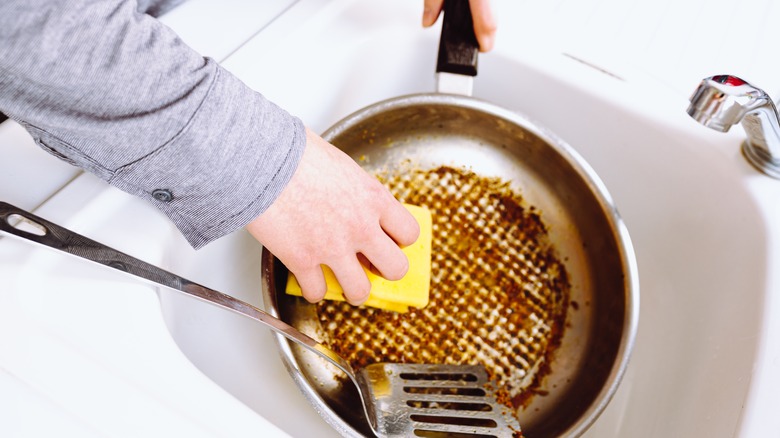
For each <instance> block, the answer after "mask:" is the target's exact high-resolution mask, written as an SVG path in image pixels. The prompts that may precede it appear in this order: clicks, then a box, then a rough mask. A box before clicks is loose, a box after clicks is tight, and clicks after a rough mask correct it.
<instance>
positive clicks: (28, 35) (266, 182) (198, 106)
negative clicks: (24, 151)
mask: <svg viewBox="0 0 780 438" xmlns="http://www.w3.org/2000/svg"><path fill="white" fill-rule="evenodd" d="M132 7H133V3H132V2H121V3H119V2H112V1H93V2H87V1H24V2H21V1H20V2H16V1H10V2H8V1H7V2H3V4H2V5H0V111H2V112H4V113H6V114H8V115H9V116H10V117H12V118H14V119H16V120H17V121H19V122H21V123H22V124H23V125H25V126H26V127H27V128H28V130H30V132H31V133H32V134H33V136H34V137H35V139H36V141H37V142H38V143H39V144H40V145H41V146H42V147H44V148H46V149H48V150H50V151H52V152H53V153H55V154H57V155H61V156H64V157H65V158H66V159H68V160H69V161H71V162H73V163H74V164H77V165H79V166H81V167H83V168H85V169H87V170H88V171H90V172H93V173H95V174H97V175H98V176H100V177H101V178H103V179H105V180H106V181H108V182H110V183H111V184H113V185H115V186H117V187H118V188H120V189H122V190H125V191H128V192H130V193H132V194H134V195H137V196H140V197H142V198H145V199H147V200H149V201H150V202H152V203H154V204H155V205H157V206H158V207H159V208H160V210H162V211H163V212H165V214H167V215H168V216H169V217H170V218H171V220H172V221H173V222H174V223H175V224H176V225H177V226H178V227H179V228H180V229H181V231H182V232H183V233H184V234H185V236H186V237H187V238H188V240H189V241H190V242H191V243H192V244H193V245H194V246H196V247H199V246H202V245H204V244H206V243H208V242H209V241H211V240H213V239H215V238H217V237H220V236H222V235H224V234H227V233H229V232H231V231H233V230H234V229H237V228H239V227H241V226H243V225H245V224H246V223H248V222H249V221H250V220H252V219H254V218H255V217H257V216H258V215H260V214H261V213H262V212H263V211H265V209H266V208H267V207H268V206H269V205H270V204H271V203H272V202H273V201H274V200H275V199H276V197H277V196H278V194H279V193H280V191H281V189H282V188H283V187H284V186H285V184H286V183H287V181H288V180H289V179H290V177H291V176H292V173H293V172H294V170H295V168H296V165H297V162H298V160H299V159H300V156H301V153H302V150H303V146H304V144H305V134H304V129H303V126H302V124H301V122H300V121H299V120H297V119H295V118H293V117H291V116H290V115H288V114H287V113H285V112H284V111H282V110H281V109H279V108H278V107H276V106H275V105H273V104H272V103H270V102H268V101H267V100H266V99H264V98H263V97H262V96H261V95H260V94H258V93H256V92H254V91H252V90H250V89H248V88H247V87H246V86H245V85H244V84H243V83H241V82H240V81H239V80H237V79H236V78H235V77H234V76H232V75H231V74H230V73H228V72H226V71H225V70H223V69H221V68H220V67H219V66H218V65H217V64H216V63H215V62H214V61H213V60H209V59H204V58H203V57H201V56H199V55H198V54H197V53H195V52H194V51H192V50H191V49H190V48H188V47H187V46H186V45H184V44H183V43H182V42H181V41H180V40H179V39H178V38H177V37H176V35H175V34H174V33H173V32H172V31H170V30H169V29H168V28H166V27H165V26H163V25H162V24H160V23H159V22H157V21H156V20H154V19H152V18H150V17H148V16H146V15H143V14H138V13H136V12H135V11H134V10H132ZM158 190H166V191H167V192H168V193H170V194H171V195H172V199H170V200H165V199H163V200H160V199H156V198H155V197H154V196H153V195H152V194H153V193H158V194H159V193H161V192H159V191H158ZM156 191H158V192H156ZM158 198H164V196H158Z"/></svg>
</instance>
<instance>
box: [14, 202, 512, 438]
mask: <svg viewBox="0 0 780 438" xmlns="http://www.w3.org/2000/svg"><path fill="white" fill-rule="evenodd" d="M0 233H3V234H6V235H9V236H12V237H15V238H19V239H22V240H25V241H28V242H31V243H36V244H39V245H42V246H45V247H48V248H50V249H54V250H56V251H60V252H62V253H64V254H67V255H71V256H75V257H78V258H81V259H83V260H87V261H90V262H93V263H97V264H99V265H102V266H105V267H107V268H113V269H116V270H118V271H120V272H122V273H125V274H128V275H130V276H132V277H134V278H137V279H141V280H144V281H147V282H149V283H152V284H154V285H159V286H164V287H166V288H169V289H173V290H175V291H177V292H180V293H183V294H185V295H188V296H191V297H194V298H197V299H199V300H202V301H205V302H207V303H209V304H213V305H215V306H217V307H220V308H223V309H226V310H229V311H232V312H235V313H238V314H240V315H243V316H246V317H248V318H250V319H252V320H254V321H257V322H259V323H261V324H263V325H264V326H266V327H268V328H270V329H272V330H273V331H275V332H276V333H278V334H280V335H283V336H284V337H285V338H287V339H289V340H291V341H293V342H295V343H296V345H299V346H301V347H303V348H305V349H306V350H307V351H310V352H313V353H315V354H317V355H318V356H319V357H321V358H323V359H325V360H327V361H328V362H329V363H331V364H333V365H335V366H336V367H337V368H339V369H340V370H341V371H342V372H343V373H345V374H346V375H347V376H348V377H349V379H350V380H351V381H352V382H353V383H354V385H355V388H357V390H358V392H359V394H360V396H359V398H360V401H361V402H362V406H363V409H364V410H365V413H366V416H365V418H366V419H367V420H368V424H369V425H370V427H371V429H372V430H373V432H374V433H375V434H376V435H377V436H380V437H405V436H410V435H412V434H413V433H414V431H415V430H435V431H440V432H454V433H465V432H469V433H483V434H493V435H496V434H497V435H498V436H512V434H513V433H514V432H515V431H519V430H520V428H519V426H518V425H517V422H516V421H515V420H514V418H504V416H503V415H502V412H501V410H500V409H498V408H497V403H496V399H495V396H494V395H493V392H492V391H491V390H490V389H489V388H484V385H485V382H486V376H485V371H484V368H482V367H475V366H464V365H414V364H375V365H372V366H369V367H366V368H364V369H362V370H360V372H359V373H357V374H356V373H355V371H354V370H353V369H352V366H351V365H350V364H349V363H348V362H347V361H345V360H344V359H342V358H341V357H339V355H338V354H336V353H334V352H333V351H332V350H330V349H329V348H328V347H326V346H324V345H322V344H321V343H319V342H317V341H316V340H314V339H312V338H311V337H309V336H307V335H305V334H303V333H301V332H300V331H298V330H297V329H296V328H295V327H292V326H290V325H289V324H286V323H285V322H283V321H281V320H279V319H278V318H276V317H274V316H272V315H269V314H268V313H266V312H264V311H262V310H260V309H258V308H256V307H254V306H252V305H251V304H248V303H245V302H243V301H241V300H238V299H236V298H233V297H232V296H230V295H227V294H224V293H221V292H218V291H215V290H213V289H210V288H208V287H205V286H202V285H200V284H197V283H194V282H192V281H190V280H187V279H186V278H183V277H180V276H178V275H176V274H173V273H171V272H168V271H166V270H164V269H161V268H159V267H157V266H154V265H151V264H149V263H146V262H144V261H142V260H139V259H137V258H135V257H132V256H130V255H128V254H125V253H122V252H120V251H117V250H115V249H113V248H110V247H108V246H106V245H103V244H101V243H99V242H96V241H94V240H91V239H89V238H87V237H84V236H82V235H80V234H77V233H75V232H73V231H71V230H68V229H66V228H64V227H61V226H59V225H57V224H54V223H52V222H49V221H47V220H45V219H42V218H40V217H37V216H35V215H33V214H32V213H29V212H27V211H24V210H22V209H19V208H17V207H14V206H12V205H10V204H7V203H4V202H0ZM408 375H416V376H422V377H421V379H420V381H421V382H422V385H419V384H418V385H416V387H418V388H420V387H422V388H434V389H436V388H442V387H443V388H456V389H463V388H477V389H481V390H482V391H483V392H482V395H472V396H464V395H460V394H458V393H455V394H447V393H443V394H413V393H409V392H408V391H406V388H408V387H410V386H414V385H413V384H411V383H409V380H408ZM436 376H445V377H449V380H447V381H445V380H443V379H441V378H433V377H436ZM471 377H473V378H471ZM415 402H416V403H420V402H422V403H426V404H428V403H434V404H435V403H438V404H441V405H442V406H446V405H447V404H457V403H470V404H474V405H477V404H478V405H482V406H488V407H491V408H493V409H490V410H488V411H477V412H475V411H472V410H471V409H464V410H457V411H452V410H447V411H446V412H447V413H446V415H445V414H443V412H445V409H446V408H441V407H436V406H437V405H434V406H431V407H419V406H417V407H416V406H414V405H413V403H415ZM415 416H422V417H436V418H438V419H439V420H441V419H442V418H448V419H450V420H449V421H446V420H445V421H436V422H435V423H434V424H431V423H428V422H426V421H423V420H419V419H417V420H416V419H415ZM484 421H490V422H491V424H492V426H490V427H480V426H473V425H475V424H476V425H480V424H483V422H484ZM464 424H465V425H464Z"/></svg>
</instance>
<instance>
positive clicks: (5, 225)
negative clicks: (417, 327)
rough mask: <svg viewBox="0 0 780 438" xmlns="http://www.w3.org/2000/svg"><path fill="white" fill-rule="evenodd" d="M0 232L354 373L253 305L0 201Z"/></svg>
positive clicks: (346, 365)
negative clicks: (186, 300)
mask: <svg viewBox="0 0 780 438" xmlns="http://www.w3.org/2000/svg"><path fill="white" fill-rule="evenodd" d="M0 231H1V232H3V233H5V234H7V235H10V236H13V237H17V238H20V239H22V240H25V241H27V242H33V243H37V244H39V245H43V246H45V247H48V248H51V249H54V250H57V251H60V252H63V253H66V254H70V255H72V256H75V257H78V258H81V259H84V260H88V261H91V262H94V263H97V264H99V265H103V266H105V267H108V268H113V269H116V270H118V271H121V272H124V273H125V274H129V275H131V276H133V277H135V278H139V279H142V280H145V281H147V282H150V283H153V284H155V285H159V286H164V287H166V288H169V289H173V290H175V291H177V292H181V293H183V294H185V295H189V296H191V297H195V298H198V299H200V300H202V301H205V302H207V303H209V304H213V305H215V306H218V307H221V308H223V309H227V310H230V311H232V312H235V313H238V314H240V315H244V316H246V317H248V318H250V319H253V320H255V321H257V322H260V323H261V324H263V325H265V326H266V327H268V328H270V329H272V330H274V331H275V332H277V333H280V334H282V335H284V336H285V337H287V338H288V339H290V340H292V341H293V342H297V343H298V344H300V345H302V346H304V347H306V348H308V349H309V350H311V351H313V352H315V353H317V354H319V355H320V356H322V357H324V358H325V359H328V360H329V361H331V362H332V363H333V364H334V365H336V366H337V367H339V368H341V369H342V370H343V371H345V372H347V373H349V374H350V376H351V375H353V371H352V367H351V366H350V365H349V363H348V362H346V361H345V360H344V359H342V358H341V357H340V356H339V355H337V354H336V353H335V352H333V351H332V350H330V349H329V348H327V347H325V346H324V345H322V344H320V343H319V342H317V341H316V340H314V339H312V338H311V337H309V336H307V335H305V334H303V333H301V332H300V331H299V330H298V329H296V328H295V327H293V326H291V325H289V324H287V323H285V322H284V321H282V320H280V319H278V318H275V317H274V316H272V315H270V314H269V313H266V312H264V311H262V310H260V309H258V308H257V307H254V306H252V305H251V304H248V303H245V302H243V301H241V300H238V299H236V298H233V297H232V296H230V295H227V294H224V293H222V292H218V291H215V290H214V289H210V288H208V287H206V286H203V285H200V284H198V283H195V282H193V281H190V280H187V279H186V278H183V277H180V276H178V275H176V274H173V273H171V272H168V271H166V270H164V269H161V268H158V267H157V266H154V265H152V264H149V263H146V262H144V261H142V260H139V259H137V258H135V257H133V256H130V255H128V254H125V253H123V252H120V251H117V250H115V249H113V248H110V247H108V246H106V245H103V244H102V243H100V242H96V241H94V240H91V239H89V238H87V237H84V236H82V235H80V234H78V233H76V232H74V231H71V230H68V229H67V228H64V227H61V226H59V225H57V224H54V223H52V222H49V221H47V220H46V219H43V218H40V217H38V216H35V215H34V214H32V213H29V212H27V211H24V210H22V209H20V208H17V207H14V206H13V205H10V204H7V203H5V202H0Z"/></svg>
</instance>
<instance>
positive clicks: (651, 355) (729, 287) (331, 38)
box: [163, 2, 780, 437]
mask: <svg viewBox="0 0 780 438" xmlns="http://www.w3.org/2000/svg"><path fill="white" fill-rule="evenodd" d="M307 7H309V6H308V4H307V3H306V2H304V3H303V4H299V5H298V9H293V10H291V11H290V12H289V13H288V16H287V17H282V20H280V22H277V23H275V26H272V27H271V28H269V29H266V30H265V31H264V33H263V34H261V35H259V36H258V37H257V38H255V39H254V40H252V41H251V42H250V43H249V44H247V45H246V46H245V47H243V48H242V49H241V50H240V51H239V52H237V53H236V54H234V55H233V56H231V57H230V58H229V59H228V60H227V61H226V62H225V65H226V66H227V67H228V68H230V69H231V70H233V71H234V72H236V73H237V74H238V75H239V76H240V77H241V78H242V79H243V80H244V81H246V82H247V83H248V84H249V85H250V86H252V87H254V88H256V89H258V90H264V92H265V94H266V95H268V96H269V97H270V98H271V99H273V100H275V101H276V102H278V103H279V104H281V105H282V106H283V107H285V108H286V109H288V110H289V111H291V112H293V113H295V114H297V115H299V116H301V117H302V118H303V119H304V120H305V121H306V122H307V123H308V124H309V125H310V126H312V127H313V128H315V129H317V130H320V131H322V130H324V129H326V128H327V127H328V126H330V125H331V124H332V123H335V122H336V121H337V120H338V119H340V118H341V117H343V116H345V115H347V114H348V113H350V112H352V111H354V110H357V109H359V108H361V107H363V106H365V105H368V104H370V103H373V102H375V101H378V100H381V99H384V98H389V97H393V96H396V95H401V94H408V93H414V92H427V91H432V90H433V87H434V82H433V69H434V58H435V50H436V44H437V38H438V35H437V31H435V30H431V31H425V32H423V31H420V30H419V29H418V28H417V27H416V26H417V20H416V18H417V15H416V14H417V13H418V12H419V11H418V9H417V8H416V7H413V6H409V5H404V6H400V5H397V4H395V3H393V4H392V5H391V4H389V2H334V3H333V4H331V5H330V6H329V7H327V8H323V11H322V14H320V15H317V16H316V18H314V19H309V17H308V16H307V15H306V14H307V11H306V8H307ZM502 7H504V8H508V6H505V5H504V6H502ZM501 37H502V38H504V40H503V41H502V40H501V39H499V45H498V47H497V49H496V51H495V52H494V53H491V54H488V55H486V56H482V58H481V59H480V73H479V76H478V77H477V80H476V83H475V92H474V94H475V96H476V97H479V98H482V99H486V100H489V101H492V102H494V103H498V104H500V105H502V106H504V107H507V108H510V109H514V110H517V111H519V112H522V113H524V114H526V115H528V116H530V117H531V118H532V119H535V120H538V121H539V122H540V123H541V124H542V125H544V126H546V127H548V128H549V129H551V130H552V131H554V132H555V133H556V134H558V135H559V136H561V137H562V138H564V139H565V140H566V141H568V142H569V143H570V144H571V145H572V146H573V147H574V148H575V149H577V150H578V151H579V152H580V153H581V154H582V155H583V156H584V157H585V158H586V159H587V160H588V161H589V162H590V163H591V165H592V166H593V167H594V168H595V170H596V172H597V173H598V174H599V175H600V176H601V178H602V179H603V181H604V182H605V184H606V186H607V188H608V189H609V190H610V192H611V193H612V195H613V197H614V199H615V202H616V204H617V206H618V208H619V210H620V212H621V214H622V216H623V217H624V219H625V222H626V224H627V226H628V228H629V232H630V233H631V236H632V240H633V242H634V246H635V250H636V254H637V258H638V263H639V273H640V284H641V287H640V289H641V316H640V328H639V335H638V338H637V343H636V349H635V352H634V356H633V359H632V362H631V365H630V367H629V370H628V374H627V376H626V378H625V379H624V383H623V384H622V386H621V389H620V390H619V391H618V394H617V396H616V397H615V399H614V400H613V402H612V403H611V405H610V406H609V408H608V409H607V411H606V412H605V414H604V415H603V416H602V417H601V418H600V420H599V421H597V423H596V425H595V426H594V427H593V428H592V429H591V431H590V433H589V435H590V436H632V437H634V436H659V435H664V436H724V435H729V436H730V435H731V434H733V433H736V432H737V431H738V430H740V427H743V426H744V425H743V424H742V423H741V421H742V419H743V415H744V406H745V404H746V400H747V399H748V395H749V391H750V388H751V373H752V371H753V369H754V366H755V361H756V359H757V357H758V354H759V347H760V345H761V342H762V339H764V338H763V336H765V330H764V324H763V322H764V320H763V318H764V313H763V312H764V309H765V304H766V303H765V301H766V300H767V298H766V297H767V295H768V294H769V293H770V292H772V291H771V290H770V288H775V289H777V285H776V284H774V283H772V281H774V280H772V279H773V278H774V276H775V275H776V274H777V273H776V272H774V271H770V268H772V269H775V270H776V269H777V265H771V264H770V263H771V260H770V259H769V257H770V256H771V255H772V253H773V251H772V249H773V248H777V240H776V238H775V237H773V234H772V233H773V228H772V227H780V222H774V223H771V222H770V217H768V214H770V212H767V210H766V208H765V207H764V206H763V205H762V204H761V202H760V201H761V200H760V199H757V198H756V196H755V194H754V193H755V189H756V187H753V186H752V185H751V184H752V183H753V182H754V181H759V182H758V185H760V186H761V187H760V189H761V190H768V191H770V192H771V191H774V192H775V194H777V192H778V185H780V183H777V182H774V181H768V179H767V178H765V177H763V176H760V175H758V174H757V173H756V172H754V171H753V170H752V168H750V167H749V165H747V164H746V163H745V162H744V161H743V160H742V158H741V157H740V156H739V153H738V146H739V139H738V137H739V136H738V133H737V134H733V135H716V134H714V133H711V132H709V131H708V130H706V129H705V128H703V127H700V126H698V125H696V124H695V123H694V122H693V121H691V120H689V119H688V118H687V115H686V114H685V108H686V105H687V100H686V98H687V96H685V95H680V94H679V93H677V94H675V93H673V92H672V91H670V90H668V89H667V88H664V87H662V86H661V85H660V84H659V83H657V82H654V81H653V80H651V79H650V78H648V77H646V76H644V75H642V74H641V73H640V72H631V71H629V70H626V71H624V72H622V77H623V78H622V79H619V78H616V77H614V76H611V75H609V74H605V73H604V72H602V71H599V70H597V69H595V68H593V67H591V66H588V65H585V64H584V63H582V62H579V61H577V60H575V59H573V58H572V57H570V56H565V55H562V54H560V53H557V52H554V51H549V50H546V49H545V48H544V47H543V46H541V47H540V46H537V47H536V48H535V49H529V48H528V47H525V46H523V47H518V46H517V45H513V44H511V34H509V33H504V34H502V35H501ZM315 41H316V43H313V42H315ZM502 42H503V43H504V44H501V43H502ZM399 48H403V50H401V49H399ZM269 58H270V59H274V60H275V65H276V67H275V68H273V69H269V68H267V67H266V66H265V65H264V64H263V63H258V62H257V60H258V59H269ZM639 85H642V86H641V87H640V86H639ZM690 85H691V91H692V90H693V87H695V86H696V83H695V82H694V83H691V84H690ZM219 246H220V250H219V251H217V250H216V249H215V250H214V251H215V255H216V257H211V256H209V255H208V254H207V253H204V254H199V255H198V257H197V260H194V261H186V263H183V264H181V263H176V264H174V265H172V268H173V270H174V271H178V272H181V273H183V274H185V275H188V274H192V275H199V274H203V275H209V274H205V273H204V270H206V269H207V268H208V267H209V266H214V265H215V264H222V265H223V266H229V267H230V269H226V270H223V271H222V272H212V274H211V275H213V277H208V278H207V279H204V281H206V280H207V281H208V282H210V283H211V284H216V285H218V286H220V287H224V288H225V289H226V290H242V291H244V292H242V293H243V294H244V295H243V298H246V299H250V300H254V301H256V300H257V295H259V290H258V288H259V284H260V282H259V272H258V269H257V267H258V263H259V255H258V254H259V251H258V249H257V248H256V247H253V245H252V243H251V242H250V241H249V238H247V237H245V236H243V237H241V238H234V239H232V240H231V241H230V242H223V243H220V244H219ZM207 251H209V250H207ZM175 253H176V249H172V253H171V254H175ZM228 254H230V256H229V257H228V256H227V255H228ZM222 257H226V259H221V258H222ZM225 261H228V263H227V264H226V265H225V264H224V262H225ZM207 284H209V283H207ZM774 292H775V293H777V292H780V291H778V290H775V291H774ZM163 307H164V309H165V312H166V315H167V317H168V318H169V321H170V324H169V325H170V327H171V330H172V333H173V335H174V338H175V339H176V340H177V342H178V343H179V345H180V346H181V347H182V349H183V350H184V352H185V353H186V354H187V355H188V356H189V357H190V358H191V359H192V360H193V362H195V363H196V364H197V365H198V366H199V367H200V368H201V369H202V370H204V372H206V373H207V374H209V375H210V376H211V377H212V378H214V379H215V380H216V381H217V382H218V383H219V384H220V385H222V386H223V387H225V388H226V389H228V390H229V391H230V392H232V393H234V394H236V395H237V396H238V397H239V398H241V399H242V400H243V401H244V402H245V403H247V404H248V405H250V406H254V405H257V406H260V405H262V404H263V403H264V402H263V399H264V398H266V397H268V392H269V391H270V390H271V389H273V391H274V393H275V395H274V397H275V398H278V397H280V395H277V392H276V391H277V390H278V391H284V392H285V393H284V396H283V397H284V398H285V402H284V403H282V402H279V403H277V406H275V407H273V408H271V409H268V408H267V407H264V408H262V409H261V408H258V410H259V411H261V413H263V414H264V415H268V416H269V418H271V419H274V418H279V419H280V418H282V417H281V412H282V411H285V410H287V409H290V407H289V406H284V404H286V403H287V402H288V401H291V400H292V399H296V402H297V403H299V404H296V405H295V406H296V408H295V409H300V410H303V411H306V418H307V420H311V422H304V421H298V422H290V423H287V424H284V425H282V424H280V423H281V422H282V421H284V420H281V419H280V420H278V421H279V423H278V424H280V426H281V427H282V428H283V429H285V430H292V431H293V434H295V435H298V436H309V435H311V434H313V433H315V431H316V434H317V435H322V434H323V433H324V431H323V430H322V429H321V428H322V427H323V423H322V422H321V421H318V420H316V419H313V418H316V415H314V414H313V412H309V411H310V410H311V409H310V408H309V407H308V406H307V405H305V404H304V405H301V404H300V400H299V397H298V396H297V394H294V395H293V394H290V393H289V392H290V391H295V390H294V389H292V387H291V385H290V384H289V383H288V382H287V380H288V379H287V377H286V376H283V375H273V377H271V376H269V375H267V374H265V375H263V374H260V373H261V371H260V370H265V369H266V368H267V365H266V362H265V361H266V360H267V358H266V356H267V355H268V354H270V353H267V352H264V349H266V348H271V343H270V340H269V339H270V337H269V336H268V335H267V334H266V333H264V332H263V331H262V329H259V328H253V327H252V326H251V325H250V324H249V323H246V322H239V321H234V322H233V321H231V325H230V326H227V325H225V322H223V321H221V319H225V320H227V319H232V317H228V316H224V317H220V315H218V312H216V311H212V310H208V309H200V308H199V305H198V304H192V303H186V302H184V301H182V300H181V299H179V298H176V299H170V300H169V299H164V300H163ZM196 307H197V308H196ZM201 312H202V316H199V315H201ZM206 314H207V315H206ZM190 318H192V319H198V320H200V321H201V322H202V324H204V327H205V326H207V328H204V329H203V331H200V330H199V331H197V332H196V331H194V330H193V329H192V327H190V326H188V325H187V324H186V323H182V322H180V320H181V319H184V320H187V319H190ZM207 318H208V320H209V321H210V322H208V323H206V322H205V321H207ZM212 318H213V319H212ZM217 318H221V319H220V321H219V322H217ZM204 333H208V335H207V338H206V339H205V340H204V338H203V336H204ZM236 336H242V337H247V339H245V342H247V345H252V346H253V347H252V348H253V349H252V351H251V352H241V351H238V350H237V349H236V348H234V347H233V346H230V345H225V343H224V342H225V341H224V340H225V339H227V338H234V337H236ZM247 353H248V354H247ZM226 358H227V360H226ZM775 366H776V365H775ZM277 372H278V370H277ZM269 380H270V381H269Z"/></svg>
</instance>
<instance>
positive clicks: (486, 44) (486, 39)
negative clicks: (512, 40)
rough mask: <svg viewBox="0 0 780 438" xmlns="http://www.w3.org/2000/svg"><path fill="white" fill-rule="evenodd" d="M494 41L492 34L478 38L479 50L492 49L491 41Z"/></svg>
mask: <svg viewBox="0 0 780 438" xmlns="http://www.w3.org/2000/svg"><path fill="white" fill-rule="evenodd" d="M494 41H495V38H494V37H493V35H487V36H483V37H482V38H480V41H479V51H480V52H489V51H491V50H492V49H493V43H494Z"/></svg>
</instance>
